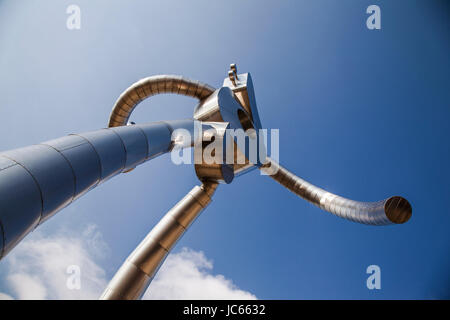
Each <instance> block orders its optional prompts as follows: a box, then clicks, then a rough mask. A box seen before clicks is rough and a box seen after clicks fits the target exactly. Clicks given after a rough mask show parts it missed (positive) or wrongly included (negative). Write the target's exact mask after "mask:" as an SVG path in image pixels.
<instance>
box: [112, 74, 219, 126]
mask: <svg viewBox="0 0 450 320" xmlns="http://www.w3.org/2000/svg"><path fill="white" fill-rule="evenodd" d="M213 92H214V88H212V87H211V86H209V85H207V84H205V83H202V82H200V81H195V80H190V79H187V78H183V77H181V76H175V75H158V76H152V77H148V78H144V79H141V80H139V81H138V82H136V83H134V84H133V85H131V86H130V87H128V88H127V89H126V90H125V91H124V92H123V93H122V94H121V95H120V96H119V98H118V99H117V101H116V103H115V105H114V107H113V110H112V112H111V115H110V117H109V124H108V127H117V126H123V125H126V124H127V122H128V119H129V117H130V115H131V113H132V112H133V110H134V108H135V107H136V106H137V105H138V104H139V103H140V102H141V101H142V100H145V99H146V98H148V97H150V96H153V95H156V94H161V93H175V94H181V95H185V96H189V97H194V98H197V99H199V100H203V99H204V98H206V97H208V96H209V95H210V94H212V93H213Z"/></svg>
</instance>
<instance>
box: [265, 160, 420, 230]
mask: <svg viewBox="0 0 450 320" xmlns="http://www.w3.org/2000/svg"><path fill="white" fill-rule="evenodd" d="M261 170H263V171H266V173H267V174H269V175H270V177H271V178H273V179H274V180H275V181H277V182H278V183H279V184H281V185H282V186H284V187H286V188H287V189H289V190H290V191H292V192H293V193H295V194H296V195H298V196H299V197H301V198H303V199H305V200H307V201H309V202H311V203H312V204H314V205H316V206H318V207H319V208H321V209H323V210H325V211H328V212H330V213H332V214H334V215H336V216H338V217H341V218H344V219H347V220H350V221H354V222H359V223H363V224H370V225H377V226H379V225H389V224H393V223H405V222H406V221H408V220H409V218H411V215H412V207H411V205H410V204H409V202H408V201H407V200H406V199H405V198H402V197H399V196H394V197H390V198H388V199H386V200H382V201H378V202H359V201H354V200H350V199H346V198H343V197H340V196H338V195H335V194H332V193H330V192H328V191H325V190H323V189H321V188H319V187H316V186H314V185H312V184H311V183H309V182H307V181H305V180H303V179H302V178H300V177H297V176H296V175H295V174H293V173H292V172H289V171H288V170H287V169H285V168H283V167H282V166H281V165H279V164H278V163H276V162H274V161H272V160H271V159H269V158H268V163H267V164H265V165H263V166H262V167H261Z"/></svg>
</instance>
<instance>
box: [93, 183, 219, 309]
mask: <svg viewBox="0 0 450 320" xmlns="http://www.w3.org/2000/svg"><path fill="white" fill-rule="evenodd" d="M216 188H217V183H216V182H208V181H205V182H204V183H203V184H202V185H201V186H200V187H199V186H195V187H194V188H193V189H192V190H191V191H190V192H189V193H188V194H187V195H186V196H185V197H184V198H183V199H181V200H180V202H178V203H177V204H176V205H175V206H174V207H173V208H172V209H170V210H169V212H167V213H166V215H165V216H164V217H163V218H162V219H161V220H160V221H159V222H158V224H157V225H156V226H155V227H153V229H152V230H151V231H150V233H149V234H148V235H147V236H146V237H145V239H144V240H142V242H141V243H140V244H139V245H138V246H137V248H136V249H135V250H134V251H133V252H132V253H131V254H130V256H129V257H128V258H127V260H125V262H124V263H123V264H122V266H121V267H120V269H119V270H118V271H117V273H116V274H115V275H114V277H113V278H112V280H111V281H110V282H109V284H108V287H107V288H106V289H105V291H104V292H103V294H102V295H101V297H100V299H101V300H134V299H139V298H140V297H141V296H142V295H143V294H144V292H145V290H146V289H147V287H148V286H149V285H150V282H151V281H152V279H153V277H154V276H155V274H156V272H157V271H158V269H159V267H160V266H161V264H162V263H163V261H164V259H165V258H166V256H167V255H168V254H169V252H170V250H171V249H172V248H173V247H174V246H175V244H176V242H177V241H178V240H179V239H180V238H181V237H182V236H183V234H184V233H185V232H186V230H187V229H188V228H189V226H190V225H191V224H192V223H193V222H194V220H195V219H196V218H197V216H198V215H199V214H200V212H201V211H202V210H203V209H204V208H205V207H206V206H207V205H208V204H209V203H210V202H211V197H212V195H213V194H214V192H215V190H216Z"/></svg>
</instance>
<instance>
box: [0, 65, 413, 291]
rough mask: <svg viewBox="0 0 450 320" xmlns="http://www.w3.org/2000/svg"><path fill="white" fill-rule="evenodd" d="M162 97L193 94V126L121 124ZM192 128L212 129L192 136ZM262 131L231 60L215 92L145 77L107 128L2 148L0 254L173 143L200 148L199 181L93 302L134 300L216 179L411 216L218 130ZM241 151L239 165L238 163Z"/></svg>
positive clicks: (368, 219)
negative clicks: (316, 181) (246, 178)
mask: <svg viewBox="0 0 450 320" xmlns="http://www.w3.org/2000/svg"><path fill="white" fill-rule="evenodd" d="M160 93H175V94H181V95H186V96H191V97H195V98H197V99H198V100H200V101H199V103H198V105H197V106H196V108H195V110H194V118H195V119H196V120H198V121H199V122H200V126H196V125H195V123H196V120H193V119H186V120H178V121H160V122H156V123H144V124H135V123H132V122H128V120H129V118H130V115H131V113H132V112H133V110H134V108H135V107H136V106H137V105H138V104H139V103H140V102H141V101H143V100H144V99H146V98H147V97H150V96H152V95H156V94H160ZM199 128H201V129H206V128H209V129H214V131H213V133H211V132H202V133H201V134H199V132H198V130H199ZM261 128H262V127H261V121H260V118H259V114H258V109H257V106H256V99H255V93H254V88H253V82H252V78H251V76H250V74H249V73H244V74H238V73H237V66H236V65H235V64H232V65H230V70H229V72H228V75H227V77H226V78H225V79H224V82H223V87H221V88H219V89H217V90H215V89H214V88H212V87H210V86H208V85H206V84H204V83H201V82H199V81H193V80H189V79H186V78H183V77H181V76H171V75H160V76H152V77H148V78H145V79H142V80H140V81H138V82H136V83H134V84H133V85H132V86H130V87H129V88H128V89H126V90H125V91H124V92H123V93H122V94H121V95H120V97H119V98H118V100H117V101H116V103H115V105H114V107H113V110H112V112H111V115H110V119H109V128H107V129H101V130H97V131H92V132H87V133H82V134H76V135H75V134H73V135H69V136H66V137H62V138H59V139H55V140H51V141H47V142H44V143H41V144H38V145H33V146H29V147H25V148H20V149H15V150H11V151H7V152H3V153H0V259H1V258H2V257H4V256H5V255H6V254H7V253H8V252H9V251H10V250H11V249H12V248H13V247H14V246H15V245H16V244H17V243H19V242H20V240H21V239H23V238H24V237H25V236H26V234H28V233H29V232H30V231H31V230H33V229H34V228H35V227H36V226H38V225H39V224H40V223H42V222H44V221H45V220H46V219H48V218H50V217H51V216H53V215H54V214H55V213H56V212H57V211H59V210H60V209H62V208H63V207H65V206H67V205H69V204H70V203H71V202H72V201H74V200H76V199H77V198H79V197H80V196H82V195H83V194H85V193H86V192H88V191H89V190H91V189H92V188H95V187H96V186H98V185H100V184H101V183H103V182H105V181H107V180H108V179H110V178H111V177H113V176H115V175H117V174H119V173H121V172H129V171H131V170H133V169H134V168H135V167H136V166H138V165H140V164H142V163H144V162H146V161H148V160H150V159H153V158H154V157H156V156H158V155H161V154H163V153H166V152H169V151H171V150H174V148H189V147H192V146H193V147H194V153H195V156H194V157H197V156H198V153H200V157H201V158H200V159H202V161H201V162H200V163H196V164H195V170H196V174H197V177H198V178H199V179H200V180H201V181H202V182H203V184H202V186H200V187H199V186H196V187H194V188H193V189H192V190H191V191H190V192H189V193H188V194H187V195H186V196H185V197H184V198H183V199H182V200H181V201H180V202H178V203H177V204H176V205H175V206H174V207H173V208H172V209H171V210H170V211H169V212H168V213H167V214H166V215H165V216H164V217H163V219H162V220H161V221H160V222H159V223H158V224H157V225H156V226H155V227H154V228H153V229H152V230H151V232H150V233H149V234H148V235H147V237H146V238H145V239H144V240H143V241H142V242H141V243H140V244H139V246H138V247H137V248H136V249H135V250H134V251H133V252H132V253H131V254H130V256H129V257H128V258H127V260H126V261H125V262H124V264H123V265H122V266H121V267H120V269H119V270H118V272H117V273H116V275H115V276H114V278H113V279H112V280H111V282H110V283H109V285H108V287H107V288H106V290H105V291H104V293H103V295H102V297H101V299H137V298H139V297H140V296H141V295H142V294H143V293H144V291H145V289H146V288H147V287H148V285H149V284H150V282H151V280H152V279H153V277H154V276H155V273H156V272H157V270H158V268H159V267H160V266H161V264H162V262H163V261H164V259H165V257H166V256H167V254H168V253H169V252H170V250H171V249H172V248H173V246H174V245H175V244H176V242H177V241H178V240H179V239H180V238H181V237H182V235H183V234H184V232H185V231H186V230H187V229H188V227H189V226H190V225H191V224H192V223H193V221H194V220H195V219H196V217H197V216H198V215H199V213H200V212H201V211H202V210H203V209H204V208H205V207H206V206H207V205H208V204H209V203H210V201H211V197H212V195H213V194H214V192H215V190H216V188H217V183H218V182H225V183H230V182H231V181H232V180H233V178H234V177H235V176H237V175H239V174H242V173H245V172H248V171H249V170H251V169H254V168H255V167H259V168H260V169H261V170H262V171H264V172H265V173H266V174H268V175H270V176H271V177H272V178H273V179H274V180H276V181H277V182H279V183H280V184H281V185H283V186H284V187H286V188H287V189H289V190H291V191H292V192H294V193H295V194H297V195H298V196H300V197H302V198H303V199H305V200H307V201H309V202H311V203H313V204H314V205H316V206H318V207H320V208H321V209H323V210H326V211H328V212H330V213H332V214H334V215H337V216H339V217H342V218H344V219H348V220H351V221H355V222H359V223H364V224H371V225H386V224H392V223H404V222H406V221H408V219H409V218H410V217H411V214H412V208H411V205H410V204H409V202H408V201H407V200H406V199H404V198H402V197H398V196H396V197H391V198H388V199H386V200H383V201H379V202H358V201H353V200H349V199H346V198H343V197H340V196H337V195H335V194H332V193H329V192H327V191H325V190H323V189H321V188H318V187H316V186H314V185H312V184H310V183H308V182H307V181H305V180H303V179H301V178H299V177H297V176H296V175H294V174H293V173H291V172H289V171H288V170H286V169H285V168H283V167H282V166H280V165H279V164H278V163H276V162H274V161H272V160H271V159H268V158H266V155H265V154H266V151H265V148H266V147H265V144H264V143H262V144H260V143H258V144H257V145H258V147H257V148H258V151H259V152H257V154H258V155H257V157H258V158H257V159H256V161H250V158H249V155H250V153H249V148H248V144H247V145H244V147H242V145H241V144H239V141H238V139H237V138H236V137H235V136H228V133H227V132H226V131H225V129H242V130H244V131H246V130H249V131H247V132H248V134H247V136H246V138H245V139H247V140H246V142H245V143H248V142H250V141H252V142H254V141H258V140H259V139H261V138H260V136H259V135H258V134H256V133H255V132H254V131H252V130H258V129H261ZM252 132H253V133H252ZM185 133H187V135H186V134H185ZM205 138H207V139H205ZM212 138H214V139H216V142H219V144H220V145H221V146H222V147H223V148H222V149H220V150H218V151H217V153H218V157H219V158H221V159H223V158H225V160H228V161H229V160H230V159H229V158H228V157H227V156H228V155H229V154H230V153H231V152H230V150H229V149H228V148H226V147H225V146H226V145H227V143H226V142H227V141H232V149H231V150H232V151H233V155H232V160H233V162H232V163H231V164H230V165H227V164H217V163H210V162H208V161H207V160H205V157H204V153H203V152H205V151H208V148H209V147H211V145H212V141H211V139H212ZM260 148H264V150H261V149H260ZM215 155H217V154H216V151H215V152H214V156H215ZM242 157H243V158H244V161H243V162H240V159H242ZM260 157H261V158H260ZM253 160H254V159H253ZM266 160H268V162H266ZM263 163H265V164H263Z"/></svg>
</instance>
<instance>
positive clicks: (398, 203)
mask: <svg viewBox="0 0 450 320" xmlns="http://www.w3.org/2000/svg"><path fill="white" fill-rule="evenodd" d="M384 212H385V214H386V217H387V218H388V219H389V220H390V221H391V222H392V223H397V224H401V223H405V222H407V221H408V220H409V219H410V218H411V216H412V207H411V204H410V203H409V202H408V200H406V199H405V198H403V197H400V196H394V197H390V198H389V199H387V200H386V202H385V203H384Z"/></svg>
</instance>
